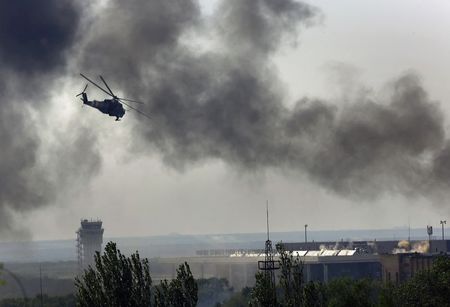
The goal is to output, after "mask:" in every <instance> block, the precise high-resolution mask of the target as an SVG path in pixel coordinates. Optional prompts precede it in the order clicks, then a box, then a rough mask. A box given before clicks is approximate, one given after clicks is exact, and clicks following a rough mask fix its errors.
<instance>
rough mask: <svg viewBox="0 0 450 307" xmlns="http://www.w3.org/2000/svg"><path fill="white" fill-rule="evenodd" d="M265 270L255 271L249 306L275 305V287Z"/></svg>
mask: <svg viewBox="0 0 450 307" xmlns="http://www.w3.org/2000/svg"><path fill="white" fill-rule="evenodd" d="M270 278H271V277H270V275H269V274H267V272H257V273H256V275H255V279H256V283H255V287H254V288H253V290H252V293H251V301H250V306H264V307H266V306H276V305H277V296H276V287H275V285H274V284H273V283H272V281H271V279H270Z"/></svg>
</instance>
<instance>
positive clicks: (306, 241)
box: [305, 224, 308, 243]
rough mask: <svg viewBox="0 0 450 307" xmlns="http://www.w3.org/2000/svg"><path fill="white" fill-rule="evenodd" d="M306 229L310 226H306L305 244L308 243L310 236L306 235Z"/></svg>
mask: <svg viewBox="0 0 450 307" xmlns="http://www.w3.org/2000/svg"><path fill="white" fill-rule="evenodd" d="M306 228H308V224H305V243H308V236H307V235H306Z"/></svg>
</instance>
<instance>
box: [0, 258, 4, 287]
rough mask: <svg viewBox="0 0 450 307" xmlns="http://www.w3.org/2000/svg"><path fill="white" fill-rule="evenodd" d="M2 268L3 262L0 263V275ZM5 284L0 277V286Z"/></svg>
mask: <svg viewBox="0 0 450 307" xmlns="http://www.w3.org/2000/svg"><path fill="white" fill-rule="evenodd" d="M2 269H3V263H0V277H1V275H2ZM4 284H5V281H4V280H3V279H1V278H0V286H3V285H4Z"/></svg>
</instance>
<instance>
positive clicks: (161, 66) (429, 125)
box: [80, 0, 450, 199]
mask: <svg viewBox="0 0 450 307" xmlns="http://www.w3.org/2000/svg"><path fill="white" fill-rule="evenodd" d="M320 19H321V13H320V11H319V10H318V9H317V8H315V7H312V6H310V5H308V4H305V3H302V2H298V1H291V0H282V1H280V0H277V1H272V0H254V1H238V0H232V1H222V2H221V3H220V4H219V5H218V9H217V10H216V12H215V13H214V14H213V16H212V17H210V18H207V17H204V16H202V15H201V11H200V8H199V5H198V3H197V2H195V1H182V2H179V1H174V2H169V3H168V2H166V1H162V0H154V1H139V0H135V1H130V2H127V4H126V5H124V4H123V3H122V2H120V1H111V3H110V5H109V6H108V7H107V9H106V10H105V12H104V14H103V17H101V18H99V20H98V21H97V22H95V23H94V24H93V27H92V33H95V34H94V35H93V36H92V37H90V38H89V40H88V41H87V45H86V46H87V47H86V51H85V53H82V54H81V56H80V63H81V65H82V67H84V68H86V69H91V70H93V71H102V72H105V74H112V75H121V76H126V77H125V78H120V80H118V81H117V82H119V84H120V86H121V87H122V88H123V89H124V90H125V91H126V93H127V94H128V95H129V96H134V97H136V96H137V97H138V98H139V99H142V100H145V101H148V103H147V104H146V106H145V107H144V109H143V110H144V111H145V112H147V113H148V114H151V116H152V120H151V121H150V122H149V121H148V119H146V118H143V117H142V118H141V117H139V116H137V119H138V122H137V123H136V127H135V129H136V131H137V132H138V133H139V134H140V135H141V136H142V139H141V140H139V141H138V142H142V141H144V144H146V145H142V144H140V145H138V146H144V147H145V146H147V149H144V150H157V151H159V152H160V153H161V155H162V156H163V159H164V161H165V162H166V163H167V164H169V165H172V166H174V167H176V168H180V169H183V168H185V167H188V166H189V165H191V164H193V163H201V162H202V161H205V160H211V159H218V160H222V161H225V162H226V163H227V164H229V165H231V166H233V167H236V168H239V169H244V170H247V171H259V170H265V169H278V170H280V171H283V172H289V173H298V174H301V175H302V176H308V177H309V178H310V179H312V180H314V181H315V182H317V183H319V184H320V185H322V186H323V187H325V188H327V189H329V190H332V191H334V192H336V193H337V194H339V195H342V196H345V197H355V198H363V199H372V198H376V197H379V196H380V195H383V194H384V193H387V192H392V193H400V194H403V195H413V196H417V195H424V196H429V195H432V194H435V193H437V192H439V191H443V189H445V188H446V187H447V186H448V182H449V181H448V179H449V176H450V173H449V171H448V169H449V168H448V167H447V166H448V163H449V162H450V146H449V145H448V142H447V139H446V135H445V131H444V119H443V117H442V113H441V111H440V108H439V105H438V104H437V103H435V102H433V101H430V99H429V98H428V94H427V92H426V90H425V89H424V88H423V86H422V85H421V82H420V78H419V77H418V76H417V75H415V74H412V73H408V74H405V75H402V76H400V77H399V78H397V79H396V80H394V81H393V82H391V84H390V86H389V88H390V89H389V91H390V92H389V94H388V95H384V96H387V97H388V98H387V99H386V100H385V101H375V100H373V99H372V98H371V97H370V96H369V95H368V94H367V95H359V97H358V100H357V101H347V102H346V103H345V104H343V105H345V107H341V108H338V107H336V106H335V105H333V104H331V103H330V102H327V101H323V100H320V99H310V98H301V99H299V101H298V103H297V104H296V105H295V107H293V108H289V107H287V106H286V105H285V103H284V102H285V96H284V89H283V86H282V84H281V82H280V80H279V78H278V76H277V71H276V69H275V68H274V64H273V62H272V56H273V54H274V53H275V52H276V51H277V50H278V49H279V48H280V46H282V45H283V44H285V43H289V42H296V40H297V38H298V34H299V32H300V30H301V29H303V28H305V27H308V26H311V25H314V24H315V23H317V22H319V21H320ZM155 29H157V30H158V31H157V33H158V35H156V34H155ZM162 37H164V38H165V39H162ZM195 37H197V38H198V37H200V38H201V39H199V41H200V43H199V44H198V45H195V43H193V41H195V39H193V38H195ZM125 41H126V42H127V43H120V42H125ZM201 41H203V44H202V43H201ZM204 41H207V42H206V43H204Z"/></svg>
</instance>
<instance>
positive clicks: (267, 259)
mask: <svg viewBox="0 0 450 307" xmlns="http://www.w3.org/2000/svg"><path fill="white" fill-rule="evenodd" d="M266 228H267V240H266V244H265V253H264V254H265V255H264V260H263V261H258V269H259V270H261V271H263V272H264V278H265V279H266V282H267V284H268V287H267V289H266V291H267V292H266V301H267V302H269V301H270V302H271V303H272V304H271V306H272V305H273V306H275V305H276V301H277V293H276V288H275V270H278V269H279V268H280V267H279V265H278V261H274V260H273V255H274V251H273V249H272V241H270V232H269V201H268V200H267V203H266Z"/></svg>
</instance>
